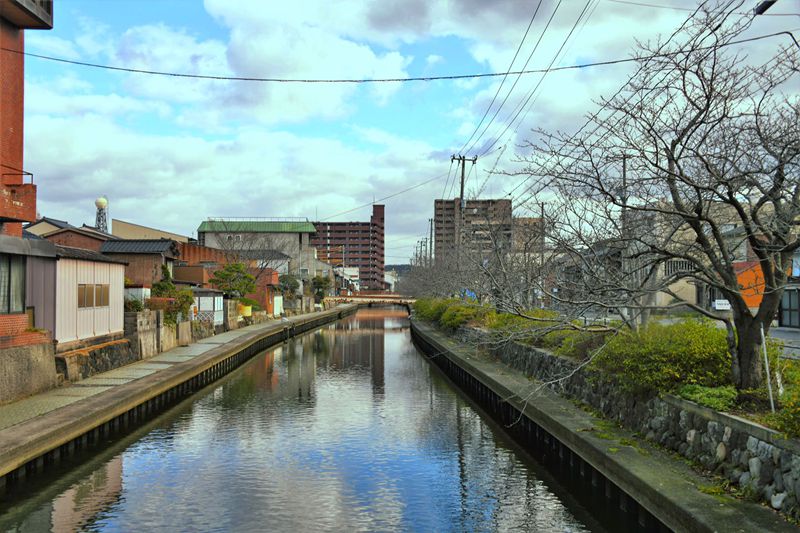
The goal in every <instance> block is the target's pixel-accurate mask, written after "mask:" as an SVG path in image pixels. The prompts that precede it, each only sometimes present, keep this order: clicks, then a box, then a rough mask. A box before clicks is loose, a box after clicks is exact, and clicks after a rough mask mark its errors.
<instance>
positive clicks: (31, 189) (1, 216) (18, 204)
mask: <svg viewBox="0 0 800 533" xmlns="http://www.w3.org/2000/svg"><path fill="white" fill-rule="evenodd" d="M0 1H1V0H0ZM35 221H36V185H34V184H33V183H20V184H16V185H2V186H0V222H35Z"/></svg>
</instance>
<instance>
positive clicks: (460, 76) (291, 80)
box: [0, 14, 795, 84]
mask: <svg viewBox="0 0 800 533" xmlns="http://www.w3.org/2000/svg"><path fill="white" fill-rule="evenodd" d="M765 15H766V14H765ZM791 31H795V30H791ZM783 34H786V35H789V36H792V34H791V32H790V31H781V32H776V33H770V34H767V35H761V36H758V37H751V38H748V39H741V40H738V41H731V42H730V43H727V44H722V45H720V47H722V46H730V45H733V44H741V43H746V42H751V41H758V40H760V39H766V38H768V37H775V36H776V35H783ZM709 48H710V47H709ZM0 50H3V51H4V52H11V53H14V54H19V55H24V56H28V57H35V58H37V59H44V60H47V61H55V62H58V63H66V64H70V65H77V66H82V67H90V68H99V69H105V70H114V71H118V72H128V73H132V74H147V75H151V76H168V77H173V78H189V79H199V80H219V81H250V82H259V83H320V84H324V83H364V84H367V83H406V82H417V81H421V82H428V81H440V80H463V79H474V78H496V77H499V76H508V75H512V74H513V75H517V74H520V75H522V74H544V73H549V72H559V71H562V70H579V69H584V68H591V67H601V66H607V65H617V64H620V63H633V62H636V61H646V60H649V59H655V58H657V57H670V56H673V55H676V54H677V52H671V53H668V54H653V55H651V56H643V57H628V58H622V59H609V60H606V61H594V62H590V63H578V64H575V65H564V66H560V67H549V68H539V69H527V70H514V71H511V72H486V73H481V74H454V75H448V76H417V77H408V78H258V77H245V76H218V75H211V74H188V73H181V72H167V71H160V70H146V69H135V68H127V67H116V66H112V65H103V64H99V63H87V62H84V61H73V60H71V59H64V58H60V57H53V56H46V55H42V54H34V53H32V52H21V51H19V50H14V49H11V48H6V47H2V48H0Z"/></svg>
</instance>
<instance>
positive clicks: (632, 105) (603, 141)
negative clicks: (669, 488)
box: [526, 2, 800, 389]
mask: <svg viewBox="0 0 800 533" xmlns="http://www.w3.org/2000/svg"><path fill="white" fill-rule="evenodd" d="M730 4H731V2H728V5H726V6H725V8H723V9H709V10H705V11H704V12H703V13H702V15H701V16H698V17H696V18H694V19H692V20H691V22H690V23H689V24H688V27H687V29H686V30H685V31H684V32H683V33H681V34H680V36H679V37H680V38H679V39H678V40H677V41H678V42H669V43H663V42H656V43H655V44H642V45H640V54H639V57H640V60H639V69H638V71H637V72H636V74H635V75H634V76H633V77H632V78H631V80H630V81H629V83H627V84H626V85H625V86H624V87H623V88H622V90H621V91H619V92H618V93H617V94H616V95H614V96H613V97H611V98H609V99H605V100H602V101H601V102H600V103H601V105H602V111H601V112H598V113H595V114H593V115H592V116H591V117H590V120H589V123H588V124H587V126H589V127H587V128H583V129H582V130H581V131H580V132H579V133H578V134H577V135H567V134H563V133H551V132H545V131H540V132H538V133H539V140H537V141H532V142H530V143H529V144H528V146H529V148H530V149H531V152H530V154H529V155H528V156H526V162H527V168H526V173H527V174H528V175H529V176H530V180H531V182H530V190H531V191H532V195H533V198H532V200H536V201H538V200H539V199H540V196H541V195H544V194H547V195H549V198H550V199H551V206H552V209H551V211H552V221H551V227H552V237H551V238H552V241H553V244H554V245H555V246H556V248H557V249H558V253H557V254H554V255H553V256H552V261H551V262H550V263H551V264H550V265H549V267H550V268H551V281H552V280H553V279H554V278H560V279H557V280H556V283H555V285H554V287H556V288H558V287H560V290H559V292H558V294H557V295H554V294H550V295H549V296H552V297H553V298H554V300H555V302H556V303H560V304H561V305H563V306H564V307H567V308H570V309H572V310H573V311H575V310H577V309H584V310H586V309H610V310H612V311H613V312H614V313H616V314H617V315H618V316H620V317H622V318H623V319H624V320H626V321H627V322H628V324H629V325H631V327H636V325H637V324H641V323H642V322H643V321H644V320H646V318H647V315H648V314H649V313H650V312H651V311H652V310H655V309H669V308H675V307H689V308H692V309H694V310H696V311H697V312H699V313H702V314H703V315H706V316H708V317H711V318H714V319H717V320H720V321H723V322H724V323H725V325H726V327H727V329H728V344H729V349H730V351H731V355H732V359H733V365H732V374H733V379H734V383H735V384H736V386H737V387H739V388H741V389H747V388H756V387H759V386H761V385H762V384H763V371H762V368H761V357H760V356H759V352H758V350H759V347H760V345H761V329H762V327H763V329H764V331H768V330H769V326H770V323H771V322H772V320H773V317H774V316H775V313H776V311H777V309H778V307H779V305H780V299H781V295H782V292H783V288H784V286H785V285H786V282H787V274H788V273H789V272H790V268H791V261H792V257H793V255H794V254H795V252H796V251H797V250H798V248H800V240H798V233H797V225H798V218H799V217H800V203H798V200H799V199H800V180H799V179H798V178H799V177H800V175H799V173H798V170H800V169H799V168H798V163H799V162H800V99H798V94H797V80H796V78H797V77H796V76H795V75H796V73H797V68H798V54H797V51H796V50H795V49H794V48H793V47H789V46H787V47H782V46H776V49H775V53H774V55H772V56H771V57H769V58H768V59H767V60H766V61H762V62H760V63H759V64H754V61H753V60H752V59H751V58H748V57H747V56H746V55H744V54H743V53H741V52H739V53H736V52H732V51H731V50H733V48H732V47H731V46H730V45H731V44H734V41H735V40H737V39H739V38H740V37H741V35H742V32H743V31H744V30H746V29H747V28H748V26H749V19H747V18H736V16H735V15H733V13H734V12H736V11H739V10H740V9H741V6H740V5H739V4H741V2H737V3H735V4H736V5H730ZM553 199H555V201H553ZM742 248H745V249H746V250H748V251H749V253H750V254H751V255H752V256H753V257H754V259H755V261H756V264H757V268H758V269H759V270H760V272H761V275H762V276H763V284H759V286H758V287H757V288H758V290H759V291H760V292H761V301H760V304H759V306H758V308H756V309H750V308H749V307H748V304H747V301H746V299H745V294H744V291H745V289H746V288H743V287H741V286H740V281H739V277H738V273H739V270H740V266H741V263H740V261H741V257H740V254H739V253H737V251H738V250H741V249H742ZM542 278H543V279H544V278H545V276H542ZM687 287H688V288H687ZM546 288H547V287H546V286H545V287H543V289H546ZM750 289H752V287H751V288H750ZM698 293H700V294H703V293H708V294H718V295H720V296H721V297H722V298H724V299H725V300H727V301H728V302H730V306H731V313H730V314H728V313H724V312H718V311H715V310H712V309H709V308H708V306H707V302H705V301H703V299H702V298H701V299H699V300H698V299H697V298H696V295H697V294H698ZM665 298H666V300H665Z"/></svg>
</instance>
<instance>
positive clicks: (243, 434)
mask: <svg viewBox="0 0 800 533" xmlns="http://www.w3.org/2000/svg"><path fill="white" fill-rule="evenodd" d="M48 530H54V531H75V530H84V531H142V530H153V531H259V530H274V531H309V530H327V531H330V530H341V531H512V530H518V531H602V530H603V529H602V528H601V526H600V525H599V524H598V523H597V522H596V521H595V520H594V519H593V518H592V515H591V514H590V513H589V512H588V511H587V510H586V509H584V508H583V507H582V506H581V505H580V504H579V503H577V502H576V501H575V500H574V499H573V498H572V497H571V496H570V494H569V491H568V490H566V489H565V488H563V487H561V486H560V485H559V483H558V482H557V481H556V480H555V479H553V478H552V477H551V476H550V475H548V473H547V471H546V470H545V469H544V468H543V467H541V466H539V465H538V464H537V463H536V462H535V461H534V460H533V459H532V458H531V457H529V456H527V455H526V454H525V453H524V452H522V451H521V450H520V449H519V448H518V447H517V446H516V445H515V444H514V443H513V442H511V440H510V439H509V438H508V437H507V436H506V434H505V433H504V432H503V430H502V429H501V428H499V427H497V426H496V425H495V424H494V423H492V422H491V421H490V420H488V419H487V417H486V416H484V415H483V414H482V413H481V412H480V411H479V409H478V408H476V407H475V405H474V404H473V403H472V402H471V401H470V400H469V399H467V398H466V397H465V396H463V395H462V394H461V393H460V392H459V391H457V390H455V389H454V387H453V386H452V385H451V384H450V383H449V382H448V380H447V379H446V378H445V377H444V376H443V375H442V374H441V373H440V372H439V370H437V369H436V368H435V367H434V366H433V365H431V364H430V363H429V362H428V361H426V360H425V356H423V355H422V354H421V353H419V352H418V351H417V350H416V348H415V347H414V345H413V344H412V343H411V337H410V332H409V323H408V318H407V316H406V313H405V311H404V310H401V309H363V310H360V311H358V313H357V314H355V315H353V316H350V317H348V318H345V319H342V320H340V321H338V322H336V323H334V324H330V325H328V326H324V327H322V328H321V329H318V330H315V331H313V332H310V333H307V334H305V335H302V336H300V337H298V338H296V339H293V340H291V341H289V342H287V343H285V344H284V345H282V346H280V347H276V348H274V349H271V350H268V351H266V352H264V353H263V354H259V355H257V356H255V357H254V358H253V359H251V360H250V361H249V362H248V363H246V364H245V365H243V366H242V367H241V368H239V369H237V370H236V371H234V372H232V373H231V374H229V375H228V376H226V377H225V378H223V379H221V380H219V381H217V382H215V383H213V384H212V385H210V386H209V387H207V388H206V389H204V390H202V391H200V392H199V393H197V394H195V395H193V396H192V397H191V398H189V399H187V400H185V401H183V402H182V403H180V404H177V405H176V406H175V407H173V408H171V409H169V410H168V411H166V412H165V413H163V414H162V415H161V416H159V417H158V418H155V419H153V420H151V421H150V422H148V423H146V424H144V425H142V426H139V427H138V428H135V429H133V430H131V431H130V432H129V433H128V434H126V435H124V436H121V437H115V438H113V439H110V440H109V441H108V442H105V443H103V445H102V446H101V447H99V448H96V449H94V450H91V451H89V452H84V453H83V454H78V455H76V456H75V457H74V458H71V459H70V461H69V462H67V463H64V464H62V465H59V466H58V467H57V469H56V470H53V471H52V472H50V473H48V474H44V475H42V476H40V477H39V478H36V479H34V480H32V481H29V482H27V483H24V484H22V485H20V486H19V487H18V488H16V489H15V490H14V491H11V492H10V493H7V494H6V495H4V496H3V499H2V500H0V531H48Z"/></svg>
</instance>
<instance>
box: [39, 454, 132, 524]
mask: <svg viewBox="0 0 800 533" xmlns="http://www.w3.org/2000/svg"><path fill="white" fill-rule="evenodd" d="M121 493H122V456H121V455H118V456H116V457H114V458H113V459H111V460H110V461H109V462H108V463H106V464H105V465H103V466H102V467H101V468H99V469H98V470H95V471H94V473H92V474H91V475H90V476H88V477H87V478H85V479H83V480H82V481H80V482H78V483H76V484H75V485H73V486H72V487H70V488H69V489H67V490H66V491H65V492H63V493H62V494H61V495H60V496H59V497H57V498H56V499H55V500H53V503H52V505H53V510H52V513H51V524H52V530H53V531H78V530H81V529H83V528H84V527H85V526H86V525H87V524H90V523H91V522H92V521H93V520H94V519H95V518H96V517H97V515H98V514H99V513H100V512H102V511H103V510H105V509H107V508H108V507H109V506H110V505H111V504H113V503H115V502H116V501H117V499H118V498H119V496H120V494H121Z"/></svg>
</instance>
